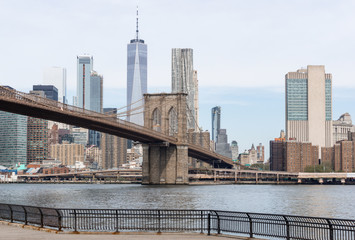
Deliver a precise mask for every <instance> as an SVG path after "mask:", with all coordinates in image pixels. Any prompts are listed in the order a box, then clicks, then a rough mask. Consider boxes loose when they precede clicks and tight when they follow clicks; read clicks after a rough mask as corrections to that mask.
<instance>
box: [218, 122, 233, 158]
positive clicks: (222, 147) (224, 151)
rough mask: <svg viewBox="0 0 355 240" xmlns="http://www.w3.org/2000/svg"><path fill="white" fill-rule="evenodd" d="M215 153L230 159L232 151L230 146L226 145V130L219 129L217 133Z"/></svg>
mask: <svg viewBox="0 0 355 240" xmlns="http://www.w3.org/2000/svg"><path fill="white" fill-rule="evenodd" d="M216 153H218V154H221V155H223V156H226V157H229V158H232V150H231V147H230V144H229V143H228V135H227V130H226V129H220V130H219V131H218V138H217V142H216Z"/></svg>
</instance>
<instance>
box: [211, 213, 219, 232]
mask: <svg viewBox="0 0 355 240" xmlns="http://www.w3.org/2000/svg"><path fill="white" fill-rule="evenodd" d="M213 212H214V213H215V214H216V217H217V234H221V220H220V219H219V215H218V213H217V212H216V211H213Z"/></svg>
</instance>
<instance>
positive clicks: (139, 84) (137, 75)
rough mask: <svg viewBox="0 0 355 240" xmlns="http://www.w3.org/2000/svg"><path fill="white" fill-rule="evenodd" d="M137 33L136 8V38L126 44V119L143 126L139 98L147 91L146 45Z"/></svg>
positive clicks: (142, 108) (141, 107) (141, 103)
mask: <svg viewBox="0 0 355 240" xmlns="http://www.w3.org/2000/svg"><path fill="white" fill-rule="evenodd" d="M138 33H139V31H138V10H137V26H136V38H135V39H132V40H131V41H130V43H129V44H128V45H127V111H128V115H127V120H128V121H130V122H133V123H135V124H139V125H142V126H144V116H143V111H144V107H143V106H144V101H143V100H140V99H142V98H143V94H145V93H147V45H146V44H145V43H144V40H142V39H139V34H138ZM133 109H136V110H133ZM131 111H132V112H131Z"/></svg>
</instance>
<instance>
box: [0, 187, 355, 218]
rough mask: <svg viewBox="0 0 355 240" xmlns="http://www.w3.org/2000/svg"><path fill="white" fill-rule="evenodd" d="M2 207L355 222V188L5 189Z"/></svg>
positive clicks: (0, 193)
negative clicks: (197, 212) (208, 212)
mask: <svg viewBox="0 0 355 240" xmlns="http://www.w3.org/2000/svg"><path fill="white" fill-rule="evenodd" d="M0 203H11V204H21V205H32V206H43V207H57V208H117V209H124V208H125V209H215V210H229V211H241V212H260V213H275V214H289V215H301V216H315V217H330V218H346V219H355V186H354V185H345V186H343V185H332V186H330V185H204V186H142V185H139V184H0Z"/></svg>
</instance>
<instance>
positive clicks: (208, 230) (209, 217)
mask: <svg viewBox="0 0 355 240" xmlns="http://www.w3.org/2000/svg"><path fill="white" fill-rule="evenodd" d="M207 235H211V213H208V217H207Z"/></svg>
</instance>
